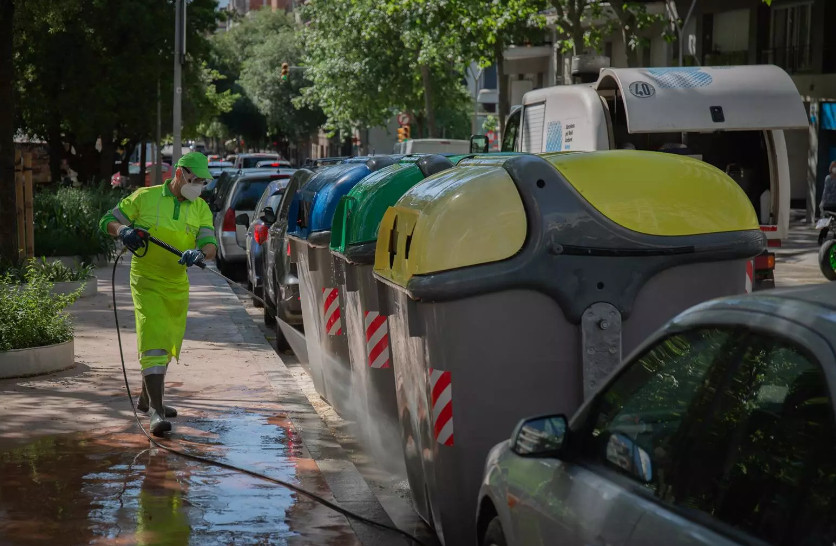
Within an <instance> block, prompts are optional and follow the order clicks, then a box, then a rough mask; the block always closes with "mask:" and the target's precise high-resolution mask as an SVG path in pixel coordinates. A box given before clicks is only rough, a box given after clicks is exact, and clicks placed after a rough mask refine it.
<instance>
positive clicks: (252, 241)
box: [235, 178, 288, 325]
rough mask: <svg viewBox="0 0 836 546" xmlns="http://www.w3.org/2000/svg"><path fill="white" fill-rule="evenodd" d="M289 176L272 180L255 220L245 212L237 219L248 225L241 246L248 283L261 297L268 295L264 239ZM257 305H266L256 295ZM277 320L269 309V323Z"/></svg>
mask: <svg viewBox="0 0 836 546" xmlns="http://www.w3.org/2000/svg"><path fill="white" fill-rule="evenodd" d="M287 183H288V178H279V179H276V180H271V181H270V183H269V184H268V185H267V187H266V188H265V189H264V193H262V194H261V199H259V200H258V203H257V204H256V206H255V214H254V215H253V219H252V221H250V218H249V216H248V215H247V214H244V213H241V214H238V215H237V216H236V217H235V223H236V224H238V225H242V226H244V227H245V228H247V232H246V234H244V236H243V237H242V238H239V239H238V246H240V247H242V248H244V249H245V250H246V251H247V284H248V285H249V289H250V290H251V291H252V292H253V293H254V294H255V295H256V296H258V297H259V298H262V299H263V297H264V287H263V285H262V271H263V270H264V259H263V258H264V243H265V242H267V230H268V229H269V228H270V226H271V225H272V224H273V222H275V221H276V210H277V209H278V207H279V201H280V200H281V198H282V193H284V189H285V186H287ZM253 305H255V306H256V307H263V304H262V303H261V301H259V300H258V299H256V298H253ZM275 320H276V318H275V316H274V315H273V314H272V313H269V312H267V311H266V310H265V312H264V322H265V323H266V324H268V325H270V324H273V322H274V321H275Z"/></svg>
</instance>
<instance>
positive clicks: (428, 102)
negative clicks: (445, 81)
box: [421, 65, 438, 138]
mask: <svg viewBox="0 0 836 546" xmlns="http://www.w3.org/2000/svg"><path fill="white" fill-rule="evenodd" d="M421 80H422V81H423V83H424V110H425V111H426V114H427V129H428V130H429V133H430V134H429V137H430V138H436V137H437V136H438V133H437V132H436V127H435V111H434V110H433V94H432V91H433V90H432V77H431V75H430V67H429V66H427V65H421Z"/></svg>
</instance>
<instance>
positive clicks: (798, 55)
mask: <svg viewBox="0 0 836 546" xmlns="http://www.w3.org/2000/svg"><path fill="white" fill-rule="evenodd" d="M812 14H813V2H804V3H799V4H793V5H789V6H781V7H778V6H775V7H773V8H772V25H771V29H770V46H771V49H770V50H769V54H768V56H767V58H768V59H769V62H770V63H771V64H776V65H778V66H780V67H782V68H784V69H785V70H786V71H787V72H803V71H806V70H810V69H811V68H812V66H811V65H812V51H811V47H810V33H811V32H810V27H811V19H812Z"/></svg>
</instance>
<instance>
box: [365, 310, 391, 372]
mask: <svg viewBox="0 0 836 546" xmlns="http://www.w3.org/2000/svg"><path fill="white" fill-rule="evenodd" d="M365 323H366V356H367V357H368V359H369V367H370V368H391V367H392V364H391V361H390V359H389V323H388V322H387V321H386V317H384V316H383V315H381V314H380V313H378V312H377V311H366V316H365Z"/></svg>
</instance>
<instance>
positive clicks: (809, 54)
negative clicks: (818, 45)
mask: <svg viewBox="0 0 836 546" xmlns="http://www.w3.org/2000/svg"><path fill="white" fill-rule="evenodd" d="M762 59H763V62H764V63H766V64H774V65H776V66H780V67H781V68H783V69H784V70H786V71H787V72H789V73H790V74H793V73H795V72H812V71H813V51H812V47H810V46H809V45H805V46H800V47H782V48H775V49H767V50H765V51H764V52H763V57H762Z"/></svg>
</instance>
